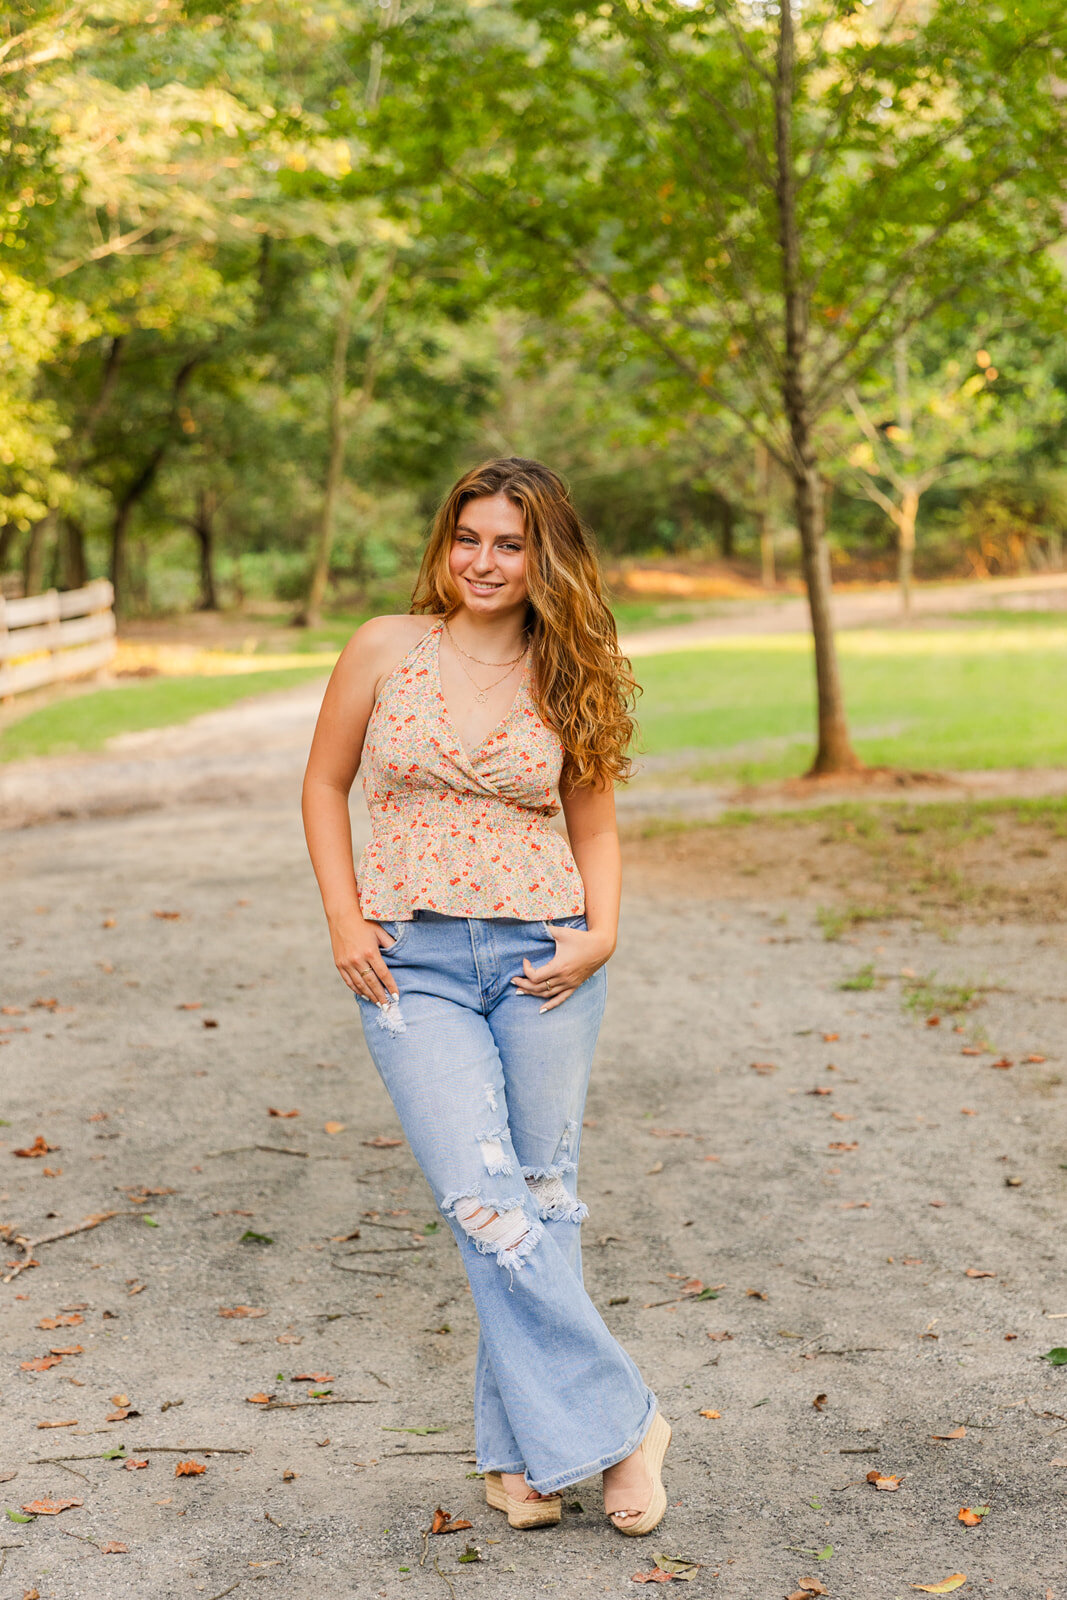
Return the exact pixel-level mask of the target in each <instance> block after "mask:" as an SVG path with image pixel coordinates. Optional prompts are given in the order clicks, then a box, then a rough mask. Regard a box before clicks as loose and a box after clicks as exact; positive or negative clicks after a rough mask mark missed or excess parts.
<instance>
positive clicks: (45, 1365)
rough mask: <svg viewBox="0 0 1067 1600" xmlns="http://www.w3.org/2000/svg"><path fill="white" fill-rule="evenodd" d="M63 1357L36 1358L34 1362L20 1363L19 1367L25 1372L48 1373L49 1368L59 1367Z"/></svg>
mask: <svg viewBox="0 0 1067 1600" xmlns="http://www.w3.org/2000/svg"><path fill="white" fill-rule="evenodd" d="M62 1359H63V1357H62V1356H35V1357H34V1359H33V1360H32V1361H20V1362H19V1367H20V1368H21V1370H22V1371H23V1372H47V1371H48V1369H49V1367H58V1366H59V1363H60V1362H61V1361H62Z"/></svg>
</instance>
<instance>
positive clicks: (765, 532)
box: [756, 441, 775, 589]
mask: <svg viewBox="0 0 1067 1600" xmlns="http://www.w3.org/2000/svg"><path fill="white" fill-rule="evenodd" d="M756 531H757V533H758V534H759V564H760V583H761V584H762V585H763V587H764V588H765V589H773V588H774V586H775V572H774V528H773V526H772V524H771V453H770V451H769V450H768V449H767V446H766V445H765V444H761V443H759V442H758V441H757V444H756Z"/></svg>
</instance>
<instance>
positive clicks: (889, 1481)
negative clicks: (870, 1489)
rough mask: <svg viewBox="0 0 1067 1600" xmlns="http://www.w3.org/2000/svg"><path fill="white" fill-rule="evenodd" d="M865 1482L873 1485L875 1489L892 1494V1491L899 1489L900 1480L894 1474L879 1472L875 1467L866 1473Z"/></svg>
mask: <svg viewBox="0 0 1067 1600" xmlns="http://www.w3.org/2000/svg"><path fill="white" fill-rule="evenodd" d="M867 1482H868V1483H873V1484H874V1487H875V1488H876V1489H886V1490H888V1491H889V1493H890V1494H892V1493H893V1491H894V1490H896V1489H899V1488H900V1485H901V1482H902V1479H901V1477H900V1476H899V1475H898V1474H896V1473H892V1472H879V1471H878V1469H877V1467H875V1468H873V1469H872V1470H871V1471H870V1472H868V1474H867Z"/></svg>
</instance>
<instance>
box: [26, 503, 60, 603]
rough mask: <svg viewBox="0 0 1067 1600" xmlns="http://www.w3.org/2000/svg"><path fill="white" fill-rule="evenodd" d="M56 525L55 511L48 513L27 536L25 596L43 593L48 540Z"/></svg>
mask: <svg viewBox="0 0 1067 1600" xmlns="http://www.w3.org/2000/svg"><path fill="white" fill-rule="evenodd" d="M55 525H56V512H55V510H54V509H53V510H51V511H46V512H45V514H44V516H43V517H41V518H40V520H39V521H37V522H35V523H34V525H33V527H32V528H31V529H30V531H29V534H28V535H27V538H26V544H25V547H24V549H23V552H22V592H23V594H41V593H42V592H43V589H44V566H45V556H46V555H47V553H48V540H49V538H50V537H51V534H52V530H53V529H54V528H55Z"/></svg>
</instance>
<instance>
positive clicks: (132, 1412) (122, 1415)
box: [104, 1406, 141, 1422]
mask: <svg viewBox="0 0 1067 1600" xmlns="http://www.w3.org/2000/svg"><path fill="white" fill-rule="evenodd" d="M140 1415H141V1413H140V1412H139V1411H138V1410H137V1409H136V1407H134V1406H119V1408H118V1410H117V1411H109V1412H108V1414H107V1416H106V1417H105V1418H104V1421H105V1422H125V1421H126V1418H127V1417H139V1416H140Z"/></svg>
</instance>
